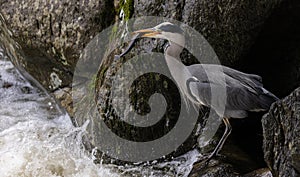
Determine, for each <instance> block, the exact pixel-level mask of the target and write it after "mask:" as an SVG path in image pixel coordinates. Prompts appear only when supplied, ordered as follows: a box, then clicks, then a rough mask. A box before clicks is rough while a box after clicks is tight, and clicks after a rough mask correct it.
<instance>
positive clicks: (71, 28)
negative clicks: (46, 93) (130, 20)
mask: <svg viewBox="0 0 300 177" xmlns="http://www.w3.org/2000/svg"><path fill="white" fill-rule="evenodd" d="M0 9H1V10H0V12H1V13H2V14H3V17H4V19H6V24H7V27H8V29H9V30H10V31H11V37H12V39H14V40H15V41H16V42H17V43H18V45H19V46H20V47H21V49H22V52H21V53H22V56H23V57H17V58H11V60H12V61H13V63H14V64H15V65H18V66H19V67H23V68H24V69H25V70H26V71H27V72H28V73H29V74H31V75H33V77H34V78H35V79H37V80H38V81H39V82H40V83H41V84H42V85H43V86H44V87H45V88H46V89H47V90H50V91H54V90H56V89H58V88H63V87H66V86H70V83H71V81H72V74H73V69H74V66H75V64H76V61H77V60H78V58H79V56H80V54H81V52H82V50H83V48H84V47H85V45H86V44H87V43H88V42H89V41H90V40H91V38H92V37H93V36H95V34H97V33H98V32H100V31H101V30H103V29H104V28H105V27H107V26H108V25H110V24H112V23H113V22H114V18H115V15H114V14H115V10H114V4H113V1H110V0H103V1H100V0H90V1H85V0H79V1H76V2H74V1H70V0H64V1H37V0H28V1H21V0H13V1H11V0H2V1H1V3H0ZM7 37H8V36H7ZM1 40H3V39H1ZM1 42H2V41H1ZM2 43H4V42H2ZM6 43H7V42H6ZM7 48H9V47H5V49H7ZM7 52H10V51H9V50H8V51H7Z"/></svg>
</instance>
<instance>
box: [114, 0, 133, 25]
mask: <svg viewBox="0 0 300 177" xmlns="http://www.w3.org/2000/svg"><path fill="white" fill-rule="evenodd" d="M122 9H123V11H124V16H125V17H124V19H125V20H126V21H127V20H129V19H130V18H131V17H132V14H133V11H134V0H126V2H125V0H120V2H119V8H118V9H117V12H118V13H120V12H121V10H122Z"/></svg>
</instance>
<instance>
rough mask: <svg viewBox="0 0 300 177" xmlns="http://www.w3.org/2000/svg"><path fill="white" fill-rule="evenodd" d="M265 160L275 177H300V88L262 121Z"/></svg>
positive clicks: (279, 103) (276, 104) (275, 105)
mask: <svg viewBox="0 0 300 177" xmlns="http://www.w3.org/2000/svg"><path fill="white" fill-rule="evenodd" d="M262 125H263V131H264V133H263V134H264V144H263V150H264V158H265V161H266V162H267V164H268V166H269V168H270V169H271V171H272V174H273V176H274V177H276V176H300V168H299V167H300V166H299V164H300V139H299V137H300V88H298V89H296V90H295V91H294V92H292V93H291V94H290V95H289V96H287V97H285V98H284V99H282V100H281V101H278V102H276V103H275V104H273V106H272V107H271V109H270V111H269V113H268V114H266V115H265V116H264V117H263V119H262Z"/></svg>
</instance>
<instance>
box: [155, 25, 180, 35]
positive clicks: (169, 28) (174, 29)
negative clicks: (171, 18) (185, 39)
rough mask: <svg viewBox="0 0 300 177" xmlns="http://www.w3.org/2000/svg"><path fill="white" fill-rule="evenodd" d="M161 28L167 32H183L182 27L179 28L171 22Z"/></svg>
mask: <svg viewBox="0 0 300 177" xmlns="http://www.w3.org/2000/svg"><path fill="white" fill-rule="evenodd" d="M159 29H160V30H162V31H165V32H171V33H180V34H182V33H183V31H182V29H181V28H179V27H178V26H176V25H171V24H168V25H163V26H161V27H160V28H159Z"/></svg>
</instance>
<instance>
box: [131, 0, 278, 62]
mask: <svg viewBox="0 0 300 177" xmlns="http://www.w3.org/2000/svg"><path fill="white" fill-rule="evenodd" d="M280 2H281V0H271V1H269V0H263V1H251V0H246V1H228V0H211V1H203V0H202V1H198V0H162V1H161V0H135V8H134V16H143V15H159V16H163V17H168V18H173V19H176V20H179V21H181V22H183V23H186V24H187V25H190V26H192V27H193V28H195V29H196V30H198V31H199V32H200V33H201V34H202V35H203V36H204V37H205V38H206V39H207V40H208V42H209V43H210V44H211V45H212V47H213V48H214V50H215V52H216V53H217V55H218V56H219V59H220V61H221V62H222V63H223V64H225V65H231V66H232V65H234V64H235V63H236V62H237V61H238V60H239V59H240V58H241V56H243V55H245V54H246V52H247V51H248V49H249V48H250V47H251V45H252V44H253V43H254V40H255V37H256V36H257V34H258V32H259V31H260V30H261V27H262V25H263V23H264V21H265V20H266V19H267V18H268V16H269V15H270V14H271V12H272V10H273V9H274V8H275V7H277V6H278V5H279V3H280Z"/></svg>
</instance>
